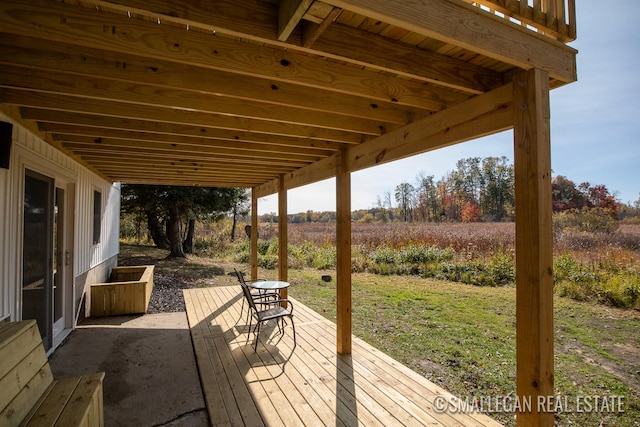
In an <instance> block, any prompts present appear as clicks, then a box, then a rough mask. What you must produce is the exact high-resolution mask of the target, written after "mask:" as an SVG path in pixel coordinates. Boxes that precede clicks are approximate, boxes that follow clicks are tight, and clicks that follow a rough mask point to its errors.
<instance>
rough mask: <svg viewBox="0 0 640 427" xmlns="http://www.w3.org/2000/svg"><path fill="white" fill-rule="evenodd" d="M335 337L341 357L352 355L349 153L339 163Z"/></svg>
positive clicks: (337, 182)
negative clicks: (342, 355)
mask: <svg viewBox="0 0 640 427" xmlns="http://www.w3.org/2000/svg"><path fill="white" fill-rule="evenodd" d="M336 255H337V260H336V261H337V263H336V283H337V289H336V293H337V295H336V327H337V331H336V335H337V343H336V345H337V351H338V353H339V354H351V174H350V173H349V171H348V169H347V155H346V150H342V151H341V152H340V153H339V154H338V159H337V162H336Z"/></svg>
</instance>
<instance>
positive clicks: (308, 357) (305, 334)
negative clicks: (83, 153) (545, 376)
mask: <svg viewBox="0 0 640 427" xmlns="http://www.w3.org/2000/svg"><path fill="white" fill-rule="evenodd" d="M184 296H185V301H186V307H187V316H188V319H189V327H190V329H191V337H192V340H193V345H194V349H195V353H196V359H197V363H198V369H199V371H200V378H201V382H202V386H203V391H204V394H205V400H206V403H207V410H208V412H209V417H210V419H211V420H212V424H213V425H215V426H217V425H231V426H240V425H250V426H260V425H266V426H275V425H285V426H304V425H308V426H319V425H329V426H355V425H370V426H380V425H385V426H392V425H393V426H395V425H410V426H425V425H428V426H500V424H499V423H497V422H496V421H495V420H493V419H491V418H489V417H487V416H484V415H482V414H478V413H452V412H454V411H449V412H445V413H438V412H439V411H436V410H434V409H433V405H434V399H435V398H436V396H450V394H449V393H448V392H446V391H445V390H443V389H441V388H439V387H438V386H436V385H435V384H433V383H431V382H429V381H428V380H426V379H425V378H424V377H422V376H420V375H419V374H417V373H416V372H414V371H412V370H410V369H409V368H407V367H405V366H403V365H401V364H400V363H399V362H397V361H395V360H393V359H392V358H390V357H389V356H387V355H385V354H384V353H382V352H380V351H378V350H376V349H375V348H373V347H371V346H370V345H368V344H367V343H365V342H363V341H362V340H359V339H357V338H354V340H353V354H352V355H351V356H341V355H337V354H336V350H335V341H336V332H335V329H336V328H335V324H334V323H332V322H330V321H328V320H326V319H325V318H323V317H322V316H320V315H319V314H318V313H315V312H314V311H312V310H311V309H309V308H308V307H306V306H304V305H303V304H301V303H299V302H298V301H295V300H293V301H294V306H295V308H294V320H295V324H296V332H297V346H296V347H295V348H293V332H292V330H291V327H290V326H288V327H287V328H286V332H285V334H284V337H281V335H279V334H278V333H277V330H275V331H274V330H270V329H269V328H268V327H265V328H263V333H262V334H261V336H260V343H259V344H258V351H257V353H254V351H253V342H254V341H253V334H248V331H247V329H248V328H247V325H246V324H245V317H244V316H242V318H241V316H240V308H241V291H240V287H239V286H225V287H216V288H205V289H187V290H185V291H184ZM265 326H268V325H265ZM270 332H273V333H272V334H270V335H268V334H269V333H270ZM248 337H249V338H248Z"/></svg>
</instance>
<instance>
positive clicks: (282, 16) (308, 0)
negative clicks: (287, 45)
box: [278, 0, 315, 42]
mask: <svg viewBox="0 0 640 427" xmlns="http://www.w3.org/2000/svg"><path fill="white" fill-rule="evenodd" d="M314 1H315V0H281V1H280V5H279V7H278V40H280V41H283V42H285V41H287V39H288V38H289V36H290V35H291V33H292V32H293V30H295V28H296V26H297V25H298V23H299V22H300V21H301V20H302V17H303V16H304V15H305V13H307V10H309V7H310V6H311V4H312V3H313V2H314Z"/></svg>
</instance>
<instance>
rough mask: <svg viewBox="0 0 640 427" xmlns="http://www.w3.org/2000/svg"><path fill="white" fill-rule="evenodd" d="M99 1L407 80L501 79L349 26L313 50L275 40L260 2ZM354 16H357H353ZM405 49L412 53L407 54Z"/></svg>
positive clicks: (462, 83) (269, 8) (273, 14)
mask: <svg viewBox="0 0 640 427" xmlns="http://www.w3.org/2000/svg"><path fill="white" fill-rule="evenodd" d="M392 3H393V2H392ZM97 4H98V5H100V4H104V5H108V6H109V7H119V8H121V9H122V10H124V11H126V10H132V11H133V10H135V12H136V13H142V14H146V15H148V16H152V15H153V16H162V17H163V18H165V19H169V20H171V19H175V20H177V21H178V22H182V23H183V24H184V25H194V24H199V25H202V26H204V27H205V28H208V29H210V30H211V31H216V32H219V33H222V34H228V35H231V36H235V37H243V38H246V39H249V40H253V41H255V42H258V43H269V44H273V45H279V46H282V47H286V48H288V49H292V50H293V49H299V50H301V51H302V52H306V53H312V54H316V55H321V56H323V55H326V56H329V57H331V58H334V59H338V60H344V61H347V62H351V63H353V64H357V65H360V66H364V67H368V68H370V69H377V70H380V71H387V72H398V74H400V75H403V76H405V77H407V78H410V79H416V80H422V81H425V82H430V83H437V84H441V85H443V86H445V87H451V88H457V89H460V90H464V91H468V92H469V93H472V94H473V93H475V94H477V93H480V92H486V91H487V90H490V89H495V88H496V87H499V86H500V85H502V83H503V82H502V80H501V78H500V76H499V75H498V74H496V73H494V72H492V71H491V70H489V69H483V68H481V67H475V68H474V69H471V68H470V67H469V65H468V64H465V63H464V62H463V61H456V60H455V59H452V58H448V57H445V56H443V55H434V54H433V53H431V52H427V51H424V50H421V49H416V48H412V47H410V46H406V45H404V46H403V45H402V44H400V43H394V42H392V41H388V42H386V43H385V42H384V41H382V40H379V38H377V37H373V36H372V35H371V34H366V33H364V32H363V31H360V30H358V29H355V28H352V27H349V26H347V25H338V24H334V25H332V26H331V27H330V28H329V29H327V31H325V32H324V34H323V36H322V38H320V39H319V40H318V41H317V42H316V43H314V44H313V46H312V48H307V47H305V46H303V45H302V43H301V44H300V46H295V45H292V43H287V44H285V43H282V42H280V41H279V40H278V39H277V33H276V31H274V28H273V22H275V20H276V19H277V14H278V10H277V7H275V6H274V5H270V4H267V3H265V2H264V1H261V0H252V1H243V2H242V4H240V3H238V2H237V1H236V0H216V1H215V2H198V3H194V4H187V3H186V2H184V3H181V4H179V5H178V4H175V2H171V1H168V0H109V1H98V2H97ZM350 14H351V13H350V12H348V11H345V13H343V14H342V15H341V18H345V20H346V18H348V15H350ZM354 18H356V19H357V18H361V17H358V16H354ZM361 19H364V18H361ZM346 23H348V24H350V25H357V23H355V22H346V21H345V24H346ZM326 38H328V39H329V40H330V42H329V43H326V44H325V43H323V41H324V39H326ZM344 40H349V45H353V46H356V48H355V49H353V50H350V49H349V48H348V47H345V46H344V44H345V43H344ZM336 41H337V42H336ZM340 41H342V43H340ZM408 52H410V53H411V54H409V55H408V54H407V53H408ZM394 64H398V66H396V65H394ZM476 79H477V80H476Z"/></svg>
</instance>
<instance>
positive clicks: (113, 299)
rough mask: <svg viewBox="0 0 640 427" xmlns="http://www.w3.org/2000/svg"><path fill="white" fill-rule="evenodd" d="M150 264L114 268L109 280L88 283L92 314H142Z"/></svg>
mask: <svg viewBox="0 0 640 427" xmlns="http://www.w3.org/2000/svg"><path fill="white" fill-rule="evenodd" d="M153 268H154V266H153V265H141V266H134V267H114V268H113V270H111V277H110V282H108V283H94V284H93V285H91V313H90V315H91V316H93V317H101V316H117V315H121V314H137V313H146V312H147V308H148V307H149V299H150V298H151V291H152V290H153Z"/></svg>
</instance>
